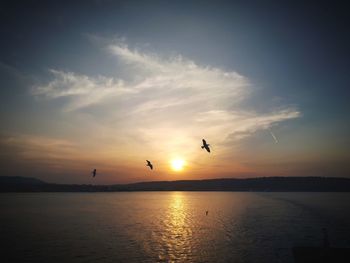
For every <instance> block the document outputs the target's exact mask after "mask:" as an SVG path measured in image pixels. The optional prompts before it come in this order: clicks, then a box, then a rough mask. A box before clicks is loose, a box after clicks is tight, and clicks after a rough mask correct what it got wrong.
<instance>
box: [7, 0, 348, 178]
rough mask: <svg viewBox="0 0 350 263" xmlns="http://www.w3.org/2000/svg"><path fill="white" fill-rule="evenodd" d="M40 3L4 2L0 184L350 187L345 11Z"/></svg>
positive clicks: (277, 5)
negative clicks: (213, 182) (216, 182)
mask: <svg viewBox="0 0 350 263" xmlns="http://www.w3.org/2000/svg"><path fill="white" fill-rule="evenodd" d="M16 2H17V3H16ZM48 2H49V1H2V2H1V4H0V22H1V23H0V28H1V42H0V81H1V86H0V96H1V104H0V110H1V111H0V120H1V126H0V127H1V128H0V147H1V152H0V175H11V176H31V177H36V178H39V179H42V180H45V181H48V182H56V183H87V184H91V183H96V184H107V183H108V184H109V183H129V182H137V181H149V180H152V181H154V180H179V179H207V178H223V177H237V178H247V177H257V176H344V177H350V157H349V156H350V151H349V147H350V136H349V135H350V121H349V120H350V118H349V114H350V106H349V105H350V103H349V98H350V92H349V89H350V74H349V72H348V71H349V69H350V62H349V61H350V60H349V59H350V51H349V47H350V34H349V33H350V30H349V26H348V25H349V18H348V12H347V9H346V8H345V7H344V6H341V5H340V4H334V3H332V5H330V4H329V3H328V4H327V3H324V4H321V3H318V4H317V5H315V4H307V5H306V4H302V2H300V3H293V2H294V1H291V3H289V4H286V3H283V4H282V3H281V1H275V2H272V1H269V3H268V4H267V3H266V2H265V1H256V2H255V1H249V3H245V2H248V1H236V2H235V1H212V2H206V1H202V2H201V3H199V2H198V1H171V2H170V1H169V2H168V3H166V2H167V1H107V0H106V1H104V0H95V1H81V2H79V1H72V2H74V3H71V1H67V2H66V3H65V2H64V1H56V3H55V2H53V1H50V3H48ZM283 2H284V1H283ZM203 138H205V139H206V140H207V142H208V143H209V144H210V145H211V147H212V148H211V149H212V152H211V153H207V152H206V151H205V150H202V149H201V147H200V146H201V143H202V139H203ZM146 159H148V160H151V161H152V163H153V165H154V170H152V171H151V170H150V169H149V168H148V167H147V166H146ZM174 160H177V162H175V167H174V163H173V161H174ZM176 166H177V168H180V169H176ZM179 166H183V167H179ZM94 168H96V169H97V176H96V177H95V178H92V176H91V171H92V170H93V169H94ZM181 168H182V169H181Z"/></svg>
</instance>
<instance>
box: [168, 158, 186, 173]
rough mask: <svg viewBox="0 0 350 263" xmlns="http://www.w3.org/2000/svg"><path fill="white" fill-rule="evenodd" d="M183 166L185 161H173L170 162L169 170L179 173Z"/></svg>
mask: <svg viewBox="0 0 350 263" xmlns="http://www.w3.org/2000/svg"><path fill="white" fill-rule="evenodd" d="M184 166H185V161H184V160H182V159H174V160H172V161H171V168H172V169H173V170H174V171H181V170H182V169H183V168H184Z"/></svg>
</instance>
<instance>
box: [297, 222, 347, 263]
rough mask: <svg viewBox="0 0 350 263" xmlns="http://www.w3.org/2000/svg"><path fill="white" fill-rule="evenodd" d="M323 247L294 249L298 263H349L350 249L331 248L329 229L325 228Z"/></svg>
mask: <svg viewBox="0 0 350 263" xmlns="http://www.w3.org/2000/svg"><path fill="white" fill-rule="evenodd" d="M322 231H323V247H293V257H294V261H295V262H296V263H316V262H317V263H322V262H324V263H326V262H327V263H328V262H329V263H348V262H350V248H340V247H331V246H330V244H329V240H328V232H327V229H325V228H323V229H322Z"/></svg>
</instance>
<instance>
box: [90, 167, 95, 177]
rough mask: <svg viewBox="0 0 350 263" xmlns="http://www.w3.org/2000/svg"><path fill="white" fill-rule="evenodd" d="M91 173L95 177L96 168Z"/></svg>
mask: <svg viewBox="0 0 350 263" xmlns="http://www.w3.org/2000/svg"><path fill="white" fill-rule="evenodd" d="M91 173H92V177H95V176H96V169H94V170H93V171H92V172H91Z"/></svg>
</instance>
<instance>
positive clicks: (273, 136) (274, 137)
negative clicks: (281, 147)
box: [269, 129, 278, 143]
mask: <svg viewBox="0 0 350 263" xmlns="http://www.w3.org/2000/svg"><path fill="white" fill-rule="evenodd" d="M269 132H270V134H271V136H272V138H273V139H274V140H275V143H278V140H277V138H276V136H275V135H274V134H273V132H272V131H271V130H270V129H269Z"/></svg>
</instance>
